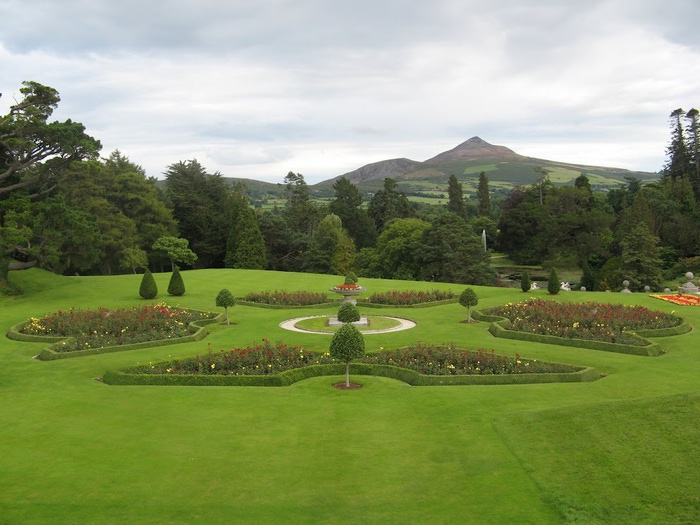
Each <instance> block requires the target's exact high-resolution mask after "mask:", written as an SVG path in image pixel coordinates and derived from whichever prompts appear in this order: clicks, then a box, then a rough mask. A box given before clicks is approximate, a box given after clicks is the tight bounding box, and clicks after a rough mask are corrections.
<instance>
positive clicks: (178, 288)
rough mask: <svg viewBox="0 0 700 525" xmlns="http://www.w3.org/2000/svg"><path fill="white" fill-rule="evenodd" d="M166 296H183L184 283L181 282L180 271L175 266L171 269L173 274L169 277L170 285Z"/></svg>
mask: <svg viewBox="0 0 700 525" xmlns="http://www.w3.org/2000/svg"><path fill="white" fill-rule="evenodd" d="M168 294H169V295H175V296H180V295H185V283H184V281H183V280H182V275H180V269H179V268H178V267H177V266H175V268H173V274H172V275H171V276H170V283H168Z"/></svg>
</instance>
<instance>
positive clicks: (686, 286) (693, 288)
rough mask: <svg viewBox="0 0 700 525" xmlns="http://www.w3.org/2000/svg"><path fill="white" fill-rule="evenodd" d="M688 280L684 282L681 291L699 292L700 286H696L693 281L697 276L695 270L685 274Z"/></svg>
mask: <svg viewBox="0 0 700 525" xmlns="http://www.w3.org/2000/svg"><path fill="white" fill-rule="evenodd" d="M685 278H686V282H685V283H683V285H682V286H681V287H680V290H679V291H680V292H681V293H687V294H697V293H698V287H697V286H695V284H694V283H693V279H694V278H695V276H694V275H693V272H688V273H686V274H685Z"/></svg>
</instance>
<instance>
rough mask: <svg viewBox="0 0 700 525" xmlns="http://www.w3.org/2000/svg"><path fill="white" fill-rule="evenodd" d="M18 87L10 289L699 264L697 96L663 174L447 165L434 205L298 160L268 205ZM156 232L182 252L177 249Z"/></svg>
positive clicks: (667, 268)
mask: <svg viewBox="0 0 700 525" xmlns="http://www.w3.org/2000/svg"><path fill="white" fill-rule="evenodd" d="M20 92H21V94H22V98H21V99H20V100H18V101H17V102H16V104H14V105H12V106H11V108H10V111H9V113H8V114H7V115H4V116H0V151H1V152H2V154H1V155H0V258H1V259H0V288H3V287H4V288H5V290H7V284H8V283H7V279H6V276H7V272H8V271H9V270H13V269H25V268H28V267H31V266H37V265H38V266H41V267H43V268H45V269H48V270H50V271H53V272H56V273H62V274H67V275H70V274H75V273H76V272H79V273H89V274H95V273H101V274H111V273H115V272H118V271H130V272H135V271H137V270H138V269H143V268H146V267H148V268H149V269H150V270H151V271H153V272H156V271H164V270H165V265H166V264H168V263H170V265H171V268H172V264H175V263H178V264H180V265H182V267H196V268H219V267H224V266H226V267H231V268H254V269H264V268H268V269H272V270H283V271H306V272H313V273H332V274H344V273H347V272H348V271H355V272H357V273H358V274H359V275H361V276H363V277H379V278H390V279H408V280H427V281H442V282H453V283H461V284H472V285H493V284H498V278H497V276H496V274H495V272H494V271H493V269H492V267H491V260H490V257H491V252H490V250H491V249H494V250H498V251H501V252H503V253H505V254H506V255H507V256H508V257H509V258H510V259H511V260H512V261H513V262H515V263H516V264H528V265H541V266H545V267H553V266H557V267H560V268H573V267H578V268H579V269H581V270H582V271H583V272H584V278H583V279H582V283H581V284H582V285H583V286H585V287H586V288H587V289H589V290H607V289H619V288H620V285H621V283H622V281H623V280H624V279H626V280H629V281H630V290H632V291H639V290H643V289H644V287H645V286H650V287H651V288H652V289H653V290H657V291H659V290H661V289H663V287H664V281H669V280H673V279H675V278H677V277H678V276H681V275H683V274H684V273H685V272H686V271H695V272H700V258H699V257H698V256H697V247H698V246H699V245H700V229H698V228H697V226H696V225H697V224H698V223H700V207H699V206H698V205H697V199H698V198H700V162H698V149H699V147H698V146H699V144H698V142H699V139H698V136H699V134H698V114H699V113H698V111H697V110H695V109H691V110H690V111H687V112H686V111H684V110H682V109H676V110H674V111H673V112H672V113H671V114H670V120H669V122H670V125H671V140H670V144H669V147H668V149H667V151H666V153H667V155H668V162H667V163H666V164H665V165H664V167H663V169H662V170H661V172H660V178H659V180H658V181H654V182H649V183H645V184H642V183H641V181H639V180H637V179H635V178H633V177H629V178H628V179H627V181H626V184H624V185H622V184H621V185H620V187H619V188H616V189H612V190H610V189H609V188H605V191H599V190H600V188H599V187H596V185H595V184H594V182H592V181H595V179H594V176H595V175H597V173H586V172H585V171H583V170H582V171H581V173H580V175H579V176H578V177H577V178H576V179H575V181H574V184H573V185H560V184H554V183H553V182H552V181H551V180H550V179H549V173H548V171H547V169H546V168H542V167H537V168H535V169H534V172H535V173H534V175H536V176H537V182H536V183H535V184H533V185H532V186H530V187H525V186H518V187H516V188H514V189H513V190H512V191H510V192H508V193H506V192H505V191H504V190H498V191H497V190H493V191H492V190H491V189H490V188H489V181H488V177H487V173H486V172H481V173H480V174H479V181H478V188H477V194H476V201H477V202H472V201H473V200H474V199H471V200H470V199H465V198H464V195H463V182H462V180H463V179H462V180H458V178H457V177H456V176H454V175H452V176H450V177H449V180H448V181H446V184H447V194H448V197H449V199H448V202H446V203H444V204H443V203H440V204H435V205H430V206H429V205H422V204H420V203H416V202H412V201H410V200H409V199H408V197H407V196H406V193H404V192H403V191H402V190H401V187H400V184H399V182H398V181H397V180H394V179H391V178H385V179H384V180H383V184H382V186H381V188H378V189H375V191H374V192H373V193H372V194H368V195H369V196H370V197H371V198H370V199H369V200H368V202H363V195H361V194H360V191H359V190H358V187H357V186H356V185H354V184H353V183H351V182H349V181H348V180H347V179H346V178H345V177H340V178H338V179H337V180H335V181H334V183H333V187H332V189H333V193H334V195H333V198H332V199H331V200H330V201H325V202H322V201H320V200H318V198H317V197H318V196H319V195H322V196H323V197H324V198H325V197H326V196H327V192H328V191H329V190H328V189H320V188H319V189H316V188H313V187H310V186H309V185H308V184H307V183H306V181H305V180H304V177H303V175H302V174H300V173H294V172H289V173H288V174H287V175H286V177H285V178H284V183H283V184H280V185H279V186H280V191H279V192H278V196H279V197H281V200H283V201H284V202H283V203H282V204H281V205H280V203H279V202H278V203H275V205H274V206H267V207H264V208H263V207H261V206H260V203H261V202H262V201H261V200H260V199H256V200H255V202H253V203H251V200H250V195H252V192H248V191H247V189H246V187H245V186H244V185H242V184H237V185H236V186H235V187H233V188H231V187H230V184H229V182H230V181H229V180H227V179H225V178H224V177H223V176H222V175H221V174H219V173H209V172H207V170H206V168H205V167H204V166H202V165H201V164H200V163H199V162H198V161H196V160H184V161H178V162H174V163H172V164H170V165H169V166H167V168H166V170H165V181H157V180H156V179H154V178H148V177H147V176H146V173H145V171H144V170H143V168H142V167H140V166H139V165H137V164H134V163H132V162H131V161H130V160H129V159H128V158H126V157H124V156H123V155H121V153H119V151H114V152H113V153H111V154H110V155H109V157H107V158H105V159H99V158H98V156H97V153H98V151H99V149H100V144H99V142H98V141H97V140H95V139H93V138H92V137H90V136H89V135H87V134H86V133H85V129H84V127H83V126H82V124H79V123H76V122H72V121H70V120H67V121H65V122H50V121H49V118H50V117H51V115H52V112H53V110H54V109H55V108H56V107H57V106H58V103H59V101H60V98H59V96H58V93H57V92H56V90H54V89H53V88H50V87H47V86H42V85H41V84H38V83H36V82H25V83H24V84H23V87H22V88H21V89H20ZM528 175H532V174H528ZM530 180H532V177H530ZM402 183H403V182H402ZM436 183H437V182H436ZM438 184H439V183H438ZM495 196H499V200H495V199H493V198H492V197H495ZM482 232H485V233H486V239H487V244H488V250H486V249H484V248H485V246H484V238H482V237H481V235H482ZM161 239H169V240H170V241H172V240H176V241H177V242H178V243H182V245H183V248H184V249H183V250H179V249H178V253H179V255H176V257H173V254H174V253H175V252H172V251H171V250H169V249H168V247H167V246H164V245H161V244H160V243H159V242H158V241H159V240H161ZM170 245H172V246H174V244H172V242H170ZM182 254H184V255H185V257H181V258H179V259H178V258H177V257H180V255H182Z"/></svg>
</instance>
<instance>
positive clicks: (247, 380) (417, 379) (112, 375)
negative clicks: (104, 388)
mask: <svg viewBox="0 0 700 525" xmlns="http://www.w3.org/2000/svg"><path fill="white" fill-rule="evenodd" d="M344 373H345V365H344V364H342V363H338V364H328V365H311V366H306V367H303V368H295V369H292V370H286V371H284V372H282V373H280V374H276V375H268V376H265V375H260V376H243V375H240V376H237V375H216V374H211V375H198V374H192V375H185V374H181V375H176V374H139V373H130V372H124V371H118V370H108V371H106V372H105V373H104V375H103V376H102V381H103V382H104V383H106V384H108V385H154V386H155V385H160V386H166V385H171V386H288V385H291V384H294V383H296V382H297V381H303V380H304V379H309V378H312V377H319V376H336V375H342V374H344ZM350 374H351V375H360V376H363V375H364V376H380V377H388V378H391V379H396V380H398V381H403V382H404V383H408V384H409V385H411V386H438V385H453V386H454V385H522V384H531V383H580V382H590V381H596V380H597V379H600V374H599V373H598V371H596V370H595V369H594V368H580V369H577V370H576V371H574V372H569V373H553V374H493V375H454V376H429V375H423V374H419V373H418V372H415V371H413V370H408V369H406V368H399V367H395V366H388V365H371V364H366V363H351V364H350Z"/></svg>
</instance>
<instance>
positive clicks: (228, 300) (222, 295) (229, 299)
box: [216, 288, 236, 324]
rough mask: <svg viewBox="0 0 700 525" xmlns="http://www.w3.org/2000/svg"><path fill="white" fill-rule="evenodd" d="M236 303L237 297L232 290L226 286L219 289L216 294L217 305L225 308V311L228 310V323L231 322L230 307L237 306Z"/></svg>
mask: <svg viewBox="0 0 700 525" xmlns="http://www.w3.org/2000/svg"><path fill="white" fill-rule="evenodd" d="M235 304H236V298H235V297H234V296H233V294H232V293H231V292H229V291H228V290H227V289H226V288H224V289H223V290H220V291H219V293H218V295H217V296H216V306H219V307H221V308H223V309H224V312H226V324H230V322H229V320H228V309H229V307H230V306H235Z"/></svg>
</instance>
